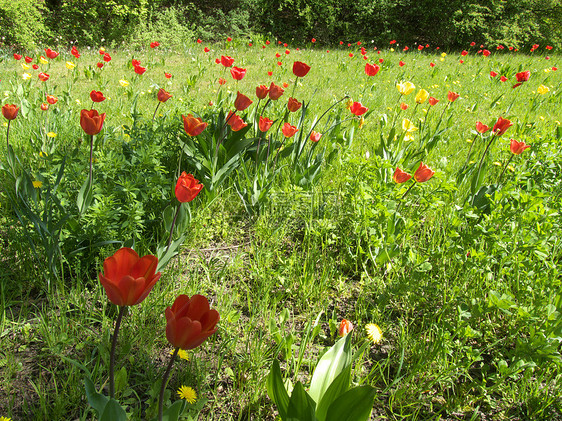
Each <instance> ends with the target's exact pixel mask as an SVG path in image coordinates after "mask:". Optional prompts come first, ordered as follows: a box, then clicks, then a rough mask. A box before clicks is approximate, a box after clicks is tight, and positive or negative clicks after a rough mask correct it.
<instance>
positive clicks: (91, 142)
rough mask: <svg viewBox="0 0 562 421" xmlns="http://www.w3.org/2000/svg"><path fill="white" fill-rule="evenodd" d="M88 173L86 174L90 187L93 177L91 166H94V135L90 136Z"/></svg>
mask: <svg viewBox="0 0 562 421" xmlns="http://www.w3.org/2000/svg"><path fill="white" fill-rule="evenodd" d="M90 136H91V137H90V172H89V173H88V177H89V178H88V179H89V180H90V186H91V185H92V177H93V164H94V135H90Z"/></svg>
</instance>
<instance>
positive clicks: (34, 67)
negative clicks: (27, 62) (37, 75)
mask: <svg viewBox="0 0 562 421" xmlns="http://www.w3.org/2000/svg"><path fill="white" fill-rule="evenodd" d="M31 67H33V70H37V69H38V68H39V66H38V65H37V64H34V65H33V66H31Z"/></svg>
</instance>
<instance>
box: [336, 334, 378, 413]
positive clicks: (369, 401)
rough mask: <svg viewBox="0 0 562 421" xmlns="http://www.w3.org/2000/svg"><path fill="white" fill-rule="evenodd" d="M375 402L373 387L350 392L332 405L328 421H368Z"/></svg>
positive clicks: (358, 388)
mask: <svg viewBox="0 0 562 421" xmlns="http://www.w3.org/2000/svg"><path fill="white" fill-rule="evenodd" d="M347 336H349V335H347ZM374 400H375V389H374V388H373V387H371V386H368V385H367V386H359V387H355V388H353V389H351V390H348V391H347V392H345V393H344V394H343V395H341V396H340V397H339V398H337V399H336V400H335V401H334V402H333V403H332V404H331V405H330V408H328V415H327V417H326V421H367V420H368V419H369V418H370V417H371V411H372V410H373V402H374Z"/></svg>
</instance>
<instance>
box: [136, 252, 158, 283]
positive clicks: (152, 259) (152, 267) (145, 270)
mask: <svg viewBox="0 0 562 421" xmlns="http://www.w3.org/2000/svg"><path fill="white" fill-rule="evenodd" d="M157 267H158V258H157V257H156V256H151V255H146V256H143V257H141V258H140V259H139V261H137V262H136V263H135V265H134V266H133V267H132V268H131V271H130V272H129V274H130V275H131V276H132V277H133V278H138V277H140V276H144V277H145V278H146V279H150V278H152V276H154V273H155V272H156V268H157Z"/></svg>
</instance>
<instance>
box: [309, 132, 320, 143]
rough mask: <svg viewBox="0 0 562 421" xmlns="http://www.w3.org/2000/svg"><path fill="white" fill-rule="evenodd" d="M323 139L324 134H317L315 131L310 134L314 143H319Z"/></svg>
mask: <svg viewBox="0 0 562 421" xmlns="http://www.w3.org/2000/svg"><path fill="white" fill-rule="evenodd" d="M321 137H322V133H318V132H315V131H314V130H313V131H312V132H310V140H311V141H312V142H314V143H317V142H318V141H319V140H320V138H321Z"/></svg>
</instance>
